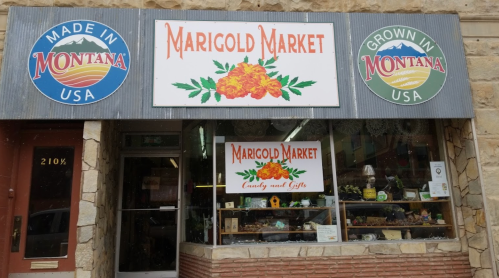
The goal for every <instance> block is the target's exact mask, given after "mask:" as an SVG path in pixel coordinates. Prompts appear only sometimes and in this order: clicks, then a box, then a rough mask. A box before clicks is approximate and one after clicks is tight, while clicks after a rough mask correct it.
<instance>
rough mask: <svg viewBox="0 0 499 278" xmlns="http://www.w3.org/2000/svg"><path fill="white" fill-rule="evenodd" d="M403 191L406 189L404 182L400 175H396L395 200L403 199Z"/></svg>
mask: <svg viewBox="0 0 499 278" xmlns="http://www.w3.org/2000/svg"><path fill="white" fill-rule="evenodd" d="M403 191H404V183H403V182H402V180H401V179H400V178H399V177H398V176H395V188H394V190H393V193H392V196H393V200H402V197H403Z"/></svg>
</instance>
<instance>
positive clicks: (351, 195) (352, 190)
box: [338, 185, 362, 201]
mask: <svg viewBox="0 0 499 278" xmlns="http://www.w3.org/2000/svg"><path fill="white" fill-rule="evenodd" d="M338 191H339V196H340V200H351V201H356V200H360V199H361V197H362V192H361V191H360V189H359V187H357V186H354V185H345V186H339V187H338Z"/></svg>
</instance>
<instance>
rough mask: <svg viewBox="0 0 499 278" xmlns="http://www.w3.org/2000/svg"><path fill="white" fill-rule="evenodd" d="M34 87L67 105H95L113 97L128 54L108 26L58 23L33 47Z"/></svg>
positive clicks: (127, 65)
mask: <svg viewBox="0 0 499 278" xmlns="http://www.w3.org/2000/svg"><path fill="white" fill-rule="evenodd" d="M28 68H29V75H30V78H31V81H33V84H34V85H35V87H36V88H37V89H38V90H39V91H40V92H41V93H42V94H44V95H45V96H47V97H48V98H50V99H52V100H54V101H57V102H60V103H64V104H70V105H82V104H89V103H94V102H97V101H99V100H102V99H105V98H106V97H108V96H110V95H111V94H112V93H114V92H115V91H116V90H117V89H118V88H119V87H120V86H121V84H123V81H125V78H126V77H127V75H128V70H129V68H130V51H129V50H128V46H127V45H126V43H125V41H124V40H123V38H122V37H121V36H120V34H118V33H117V32H116V31H115V30H113V29H111V28H109V27H108V26H106V25H104V24H102V23H99V22H95V21H89V20H75V21H68V22H64V23H61V24H59V25H56V26H54V27H52V28H51V29H50V30H48V31H47V32H45V33H44V34H43V35H42V36H41V37H40V38H39V39H38V40H37V41H36V43H35V45H34V46H33V49H32V50H31V52H30V55H29V60H28Z"/></svg>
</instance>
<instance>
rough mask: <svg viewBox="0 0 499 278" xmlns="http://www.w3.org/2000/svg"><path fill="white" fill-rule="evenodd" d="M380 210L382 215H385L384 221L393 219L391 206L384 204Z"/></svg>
mask: <svg viewBox="0 0 499 278" xmlns="http://www.w3.org/2000/svg"><path fill="white" fill-rule="evenodd" d="M381 211H382V212H383V216H384V217H386V221H393V220H394V219H395V215H394V214H393V208H392V206H385V207H383V208H382V209H381Z"/></svg>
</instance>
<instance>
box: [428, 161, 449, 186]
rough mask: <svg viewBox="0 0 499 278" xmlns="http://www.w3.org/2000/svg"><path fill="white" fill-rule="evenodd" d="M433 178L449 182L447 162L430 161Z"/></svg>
mask: <svg viewBox="0 0 499 278" xmlns="http://www.w3.org/2000/svg"><path fill="white" fill-rule="evenodd" d="M430 168H431V180H432V181H441V182H447V174H446V173H445V162H443V161H432V162H430Z"/></svg>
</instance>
